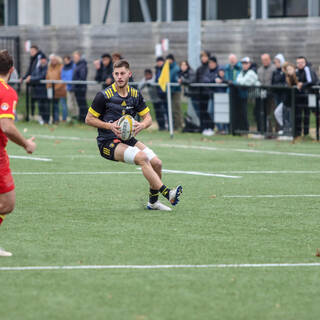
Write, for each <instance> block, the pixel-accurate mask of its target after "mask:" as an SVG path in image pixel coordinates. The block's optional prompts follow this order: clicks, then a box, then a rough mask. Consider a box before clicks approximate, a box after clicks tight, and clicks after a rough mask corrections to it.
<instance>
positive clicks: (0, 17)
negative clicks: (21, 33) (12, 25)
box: [0, 0, 4, 26]
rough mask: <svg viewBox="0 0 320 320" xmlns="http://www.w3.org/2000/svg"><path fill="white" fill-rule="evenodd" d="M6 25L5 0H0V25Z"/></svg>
mask: <svg viewBox="0 0 320 320" xmlns="http://www.w3.org/2000/svg"><path fill="white" fill-rule="evenodd" d="M3 25H4V0H0V26H3Z"/></svg>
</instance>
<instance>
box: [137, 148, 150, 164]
mask: <svg viewBox="0 0 320 320" xmlns="http://www.w3.org/2000/svg"><path fill="white" fill-rule="evenodd" d="M134 161H135V163H136V164H138V165H140V166H142V165H144V164H146V163H148V162H149V159H148V156H147V155H146V154H145V153H144V152H143V151H139V152H138V153H137V155H136V157H135V158H134Z"/></svg>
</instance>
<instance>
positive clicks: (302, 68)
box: [295, 56, 318, 136]
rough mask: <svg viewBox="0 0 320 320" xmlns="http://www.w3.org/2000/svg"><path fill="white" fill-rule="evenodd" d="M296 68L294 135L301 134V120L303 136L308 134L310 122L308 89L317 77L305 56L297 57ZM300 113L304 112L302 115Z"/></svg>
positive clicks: (315, 81)
mask: <svg viewBox="0 0 320 320" xmlns="http://www.w3.org/2000/svg"><path fill="white" fill-rule="evenodd" d="M296 62H297V70H296V75H297V79H298V84H297V87H298V95H297V99H296V104H297V108H296V112H295V123H296V128H295V129H296V130H295V133H296V136H300V135H301V131H302V122H303V134H304V136H307V135H309V123H310V109H309V107H308V91H309V89H310V87H312V86H313V85H314V84H316V83H317V81H318V77H317V75H316V73H315V71H314V70H313V69H312V68H311V64H310V63H308V61H307V59H306V58H305V57H302V56H301V57H298V58H297V61H296ZM302 113H303V114H304V115H303V117H302Z"/></svg>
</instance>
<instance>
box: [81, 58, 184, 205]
mask: <svg viewBox="0 0 320 320" xmlns="http://www.w3.org/2000/svg"><path fill="white" fill-rule="evenodd" d="M113 69H114V71H113V77H114V80H115V82H114V83H113V84H112V85H111V86H109V87H107V88H106V89H104V90H102V91H100V92H98V93H97V95H96V97H95V98H94V100H93V102H92V105H91V107H90V108H89V110H88V114H87V117H86V123H87V124H88V125H90V126H93V127H95V128H98V137H97V142H98V147H99V150H100V154H101V156H102V157H104V158H106V159H108V160H114V161H122V162H126V163H131V164H136V165H139V166H140V167H141V169H142V173H143V175H144V176H145V178H146V179H147V180H148V182H149V185H150V193H149V202H148V204H147V208H148V209H150V210H165V211H170V210H171V208H169V207H168V206H166V205H164V204H162V203H161V202H160V201H159V200H158V196H159V192H161V194H162V195H163V196H164V197H165V198H167V199H168V200H169V202H170V203H171V204H172V205H173V206H175V205H176V204H177V203H178V202H179V197H180V195H181V193H182V187H181V186H177V187H176V188H174V189H169V188H168V187H167V186H165V185H164V184H163V183H162V181H161V173H162V163H161V160H160V159H159V158H158V157H157V156H156V155H155V153H154V152H153V151H152V150H151V149H149V148H148V147H146V146H145V145H144V144H143V143H142V142H140V141H138V140H137V139H136V138H134V137H133V138H131V139H130V140H127V141H123V140H121V139H120V131H119V129H120V127H119V126H118V120H119V118H121V117H122V116H123V115H125V114H130V115H131V116H133V117H134V116H135V115H136V114H139V116H140V117H141V118H142V121H141V122H139V121H135V122H134V135H135V136H136V135H137V134H138V133H139V132H140V131H141V130H143V129H146V128H148V127H150V126H151V124H152V118H151V115H150V112H149V111H150V110H149V108H148V107H147V105H146V104H145V102H144V99H143V97H142V95H141V93H140V92H139V91H138V90H136V89H134V88H132V87H130V86H129V85H128V81H129V78H130V77H131V75H132V73H131V71H130V66H129V63H128V62H127V61H126V60H120V61H117V62H116V63H115V64H114V65H113Z"/></svg>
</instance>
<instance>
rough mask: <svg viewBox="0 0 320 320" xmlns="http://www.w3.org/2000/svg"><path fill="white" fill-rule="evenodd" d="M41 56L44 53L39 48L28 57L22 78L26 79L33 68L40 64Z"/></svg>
mask: <svg viewBox="0 0 320 320" xmlns="http://www.w3.org/2000/svg"><path fill="white" fill-rule="evenodd" d="M41 56H44V54H43V53H42V52H41V51H40V50H39V51H38V52H37V54H36V55H35V56H33V57H30V62H29V67H28V70H27V72H26V74H25V75H24V77H23V79H26V78H27V77H28V76H31V74H32V72H33V71H34V70H35V68H36V67H37V66H39V65H40V58H41Z"/></svg>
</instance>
